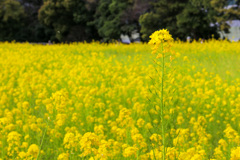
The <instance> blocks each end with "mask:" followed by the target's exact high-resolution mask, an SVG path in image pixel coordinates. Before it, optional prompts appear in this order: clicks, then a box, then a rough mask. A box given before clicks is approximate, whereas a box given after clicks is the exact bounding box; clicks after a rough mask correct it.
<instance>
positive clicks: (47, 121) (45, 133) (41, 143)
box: [36, 119, 49, 160]
mask: <svg viewBox="0 0 240 160" xmlns="http://www.w3.org/2000/svg"><path fill="white" fill-rule="evenodd" d="M48 121H49V119H48ZM48 121H47V127H46V129H45V131H44V133H43V137H42V140H41V144H40V146H39V150H38V155H37V158H36V160H38V157H39V155H40V152H41V148H42V144H43V139H44V137H45V134H46V131H47V129H48Z"/></svg>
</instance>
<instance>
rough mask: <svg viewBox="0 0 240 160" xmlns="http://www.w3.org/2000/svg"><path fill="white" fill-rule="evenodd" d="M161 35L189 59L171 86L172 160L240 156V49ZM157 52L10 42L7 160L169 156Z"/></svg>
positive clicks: (0, 136) (0, 52)
mask: <svg viewBox="0 0 240 160" xmlns="http://www.w3.org/2000/svg"><path fill="white" fill-rule="evenodd" d="M164 32H166V33H167V31H164ZM156 34H158V36H159V39H155V38H156V37H155V36H153V37H152V40H153V41H152V42H151V43H152V44H153V45H157V44H159V42H163V41H164V42H165V43H167V45H168V46H167V47H169V46H172V43H174V46H172V50H175V51H176V53H177V52H179V53H181V55H182V56H181V57H180V58H177V59H176V60H174V61H172V63H171V65H172V66H173V68H175V69H174V72H172V73H171V75H166V77H167V80H168V84H171V85H165V86H164V87H165V88H164V89H165V91H166V96H165V97H164V103H165V106H166V109H165V110H164V120H165V122H166V127H165V128H166V129H165V138H166V141H165V143H166V148H165V157H166V159H169V160H176V159H179V160H194V159H196V160H201V159H203V160H204V159H212V160H218V159H223V160H224V159H226V160H227V159H230V160H238V159H240V157H239V155H240V147H239V145H240V133H239V131H240V125H239V120H240V94H239V93H240V70H239V61H240V53H239V50H240V48H239V47H240V45H239V43H229V42H225V41H224V42H222V41H209V42H206V43H202V44H201V43H198V42H193V43H182V42H172V38H171V37H170V36H166V37H164V36H162V37H161V35H162V33H160V32H156ZM164 34H165V33H164ZM159 40H160V41H159ZM157 41H159V42H157ZM163 47H164V46H163ZM149 52H150V49H149V47H148V44H132V45H120V44H108V45H105V44H98V43H91V44H82V43H81V44H77V43H73V44H61V45H46V46H43V45H32V44H27V43H25V44H18V43H14V44H13V43H1V44H0V84H1V85H0V131H1V132H0V159H6V160H7V159H19V160H20V159H29V160H30V159H36V158H38V159H58V160H68V159H91V160H93V159H94V160H98V159H99V160H107V159H142V160H148V159H161V158H162V154H163V146H162V133H161V129H160V126H161V119H160V115H159V111H160V105H159V104H160V99H159V98H158V96H156V95H157V94H159V92H158V89H156V87H158V86H156V85H154V84H153V81H152V79H151V77H158V75H156V74H157V73H156V72H155V69H154V65H153V62H152V59H153V57H155V55H150V56H149ZM149 90H151V91H155V90H156V92H152V93H151V92H150V91H149Z"/></svg>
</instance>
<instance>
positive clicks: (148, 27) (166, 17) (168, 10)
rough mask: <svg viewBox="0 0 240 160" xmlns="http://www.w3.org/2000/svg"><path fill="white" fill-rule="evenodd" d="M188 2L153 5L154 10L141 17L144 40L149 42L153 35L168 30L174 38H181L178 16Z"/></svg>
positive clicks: (162, 0) (163, 2)
mask: <svg viewBox="0 0 240 160" xmlns="http://www.w3.org/2000/svg"><path fill="white" fill-rule="evenodd" d="M186 4H187V0H182V1H175V0H161V1H157V2H155V3H152V7H151V8H152V10H151V11H150V12H148V13H145V14H143V15H141V16H140V18H139V22H140V24H141V33H142V38H143V40H148V39H149V36H150V34H151V33H153V32H154V31H156V30H158V29H162V28H166V29H168V30H169V31H170V33H171V34H172V36H173V37H174V38H176V37H179V33H178V26H177V18H176V16H177V15H178V14H179V13H181V12H182V10H183V9H184V7H185V5H186Z"/></svg>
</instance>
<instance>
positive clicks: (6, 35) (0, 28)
mask: <svg viewBox="0 0 240 160" xmlns="http://www.w3.org/2000/svg"><path fill="white" fill-rule="evenodd" d="M24 17H25V14H24V9H23V7H22V6H21V4H20V2H18V1H17V0H0V40H1V41H11V40H17V41H21V40H22V39H21V38H20V37H19V36H18V35H19V34H20V33H21V32H20V29H21V27H22V26H23V22H22V20H23V19H24Z"/></svg>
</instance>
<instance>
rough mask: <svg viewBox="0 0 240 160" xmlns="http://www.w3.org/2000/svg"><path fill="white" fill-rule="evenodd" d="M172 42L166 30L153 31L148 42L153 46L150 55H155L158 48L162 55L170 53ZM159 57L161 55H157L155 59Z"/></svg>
mask: <svg viewBox="0 0 240 160" xmlns="http://www.w3.org/2000/svg"><path fill="white" fill-rule="evenodd" d="M172 42H173V38H172V35H171V34H170V33H169V31H168V30H167V29H162V30H158V31H155V32H154V33H153V34H152V35H151V36H150V41H149V42H148V44H151V45H153V48H152V54H155V53H157V51H158V49H159V47H161V49H162V52H163V53H166V52H170V49H171V47H172ZM161 57H162V53H160V54H158V56H157V58H161Z"/></svg>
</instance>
